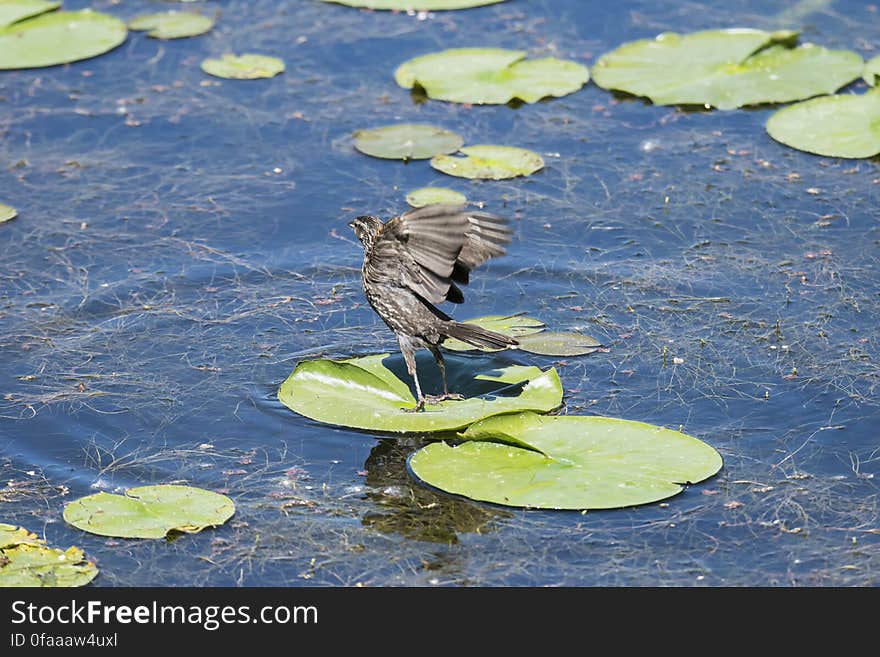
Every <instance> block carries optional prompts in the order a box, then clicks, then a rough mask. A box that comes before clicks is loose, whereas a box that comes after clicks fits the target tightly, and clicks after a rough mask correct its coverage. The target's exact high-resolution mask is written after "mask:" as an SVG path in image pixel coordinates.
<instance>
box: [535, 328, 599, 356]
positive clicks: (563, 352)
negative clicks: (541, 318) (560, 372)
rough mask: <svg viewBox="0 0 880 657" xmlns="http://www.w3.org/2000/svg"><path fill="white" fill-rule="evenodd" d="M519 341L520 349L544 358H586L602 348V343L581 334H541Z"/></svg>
mask: <svg viewBox="0 0 880 657" xmlns="http://www.w3.org/2000/svg"><path fill="white" fill-rule="evenodd" d="M518 340H519V348H520V349H522V350H523V351H528V352H529V353H532V354H541V355H543V356H585V355H587V354H592V353H593V352H595V351H598V350H599V349H601V348H602V343H601V342H599V341H598V340H596V339H595V338H592V337H590V336H589V335H581V334H580V333H551V332H549V331H548V332H546V333H545V332H541V333H535V334H533V335H526V336H523V337H521V338H518Z"/></svg>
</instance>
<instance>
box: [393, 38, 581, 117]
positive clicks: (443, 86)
mask: <svg viewBox="0 0 880 657" xmlns="http://www.w3.org/2000/svg"><path fill="white" fill-rule="evenodd" d="M525 57H526V52H525V51H523V50H504V49H501V48H453V49H450V50H443V51H441V52H435V53H431V54H428V55H422V56H420V57H415V58H413V59H410V60H408V61H406V62H404V63H403V64H401V65H400V66H399V67H398V68H397V70H396V71H395V72H394V79H395V80H396V81H397V84H398V85H400V86H401V87H404V88H405V89H411V88H412V87H414V86H416V85H418V86H420V87H422V88H423V89H424V90H425V93H427V94H428V97H429V98H434V99H437V100H446V101H449V102H453V103H473V104H477V105H485V104H503V103H508V102H510V101H511V100H514V99H518V100H522V101H525V102H527V103H535V102H537V101H539V100H541V99H542V98H547V97H548V96H566V95H568V94H570V93H573V92H575V91H577V90H578V89H580V88H581V87H582V86H584V85H585V84H586V83H587V81H588V80H589V79H590V72H589V69H587V67H586V66H582V65H581V64H578V63H577V62H572V61H567V60H561V59H556V58H554V57H546V58H543V59H528V60H527V59H525Z"/></svg>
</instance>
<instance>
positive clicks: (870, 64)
mask: <svg viewBox="0 0 880 657" xmlns="http://www.w3.org/2000/svg"><path fill="white" fill-rule="evenodd" d="M862 77H863V78H864V79H865V82H867V83H868V84H869V85H871V86H872V87H873V86H874V85H875V84H877V78H880V55H877V56H876V57H874V58H873V59H869V60H868V61H867V62H866V63H865V72H864V73H863V74H862Z"/></svg>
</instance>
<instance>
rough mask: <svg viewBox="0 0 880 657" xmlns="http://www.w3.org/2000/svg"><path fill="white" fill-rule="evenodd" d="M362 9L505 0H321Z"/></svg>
mask: <svg viewBox="0 0 880 657" xmlns="http://www.w3.org/2000/svg"><path fill="white" fill-rule="evenodd" d="M321 2H332V3H335V4H338V5H346V6H347V7H359V8H362V9H395V10H398V11H446V10H450V9H470V8H471V7H482V6H484V5H494V4H497V3H499V2H504V0H321Z"/></svg>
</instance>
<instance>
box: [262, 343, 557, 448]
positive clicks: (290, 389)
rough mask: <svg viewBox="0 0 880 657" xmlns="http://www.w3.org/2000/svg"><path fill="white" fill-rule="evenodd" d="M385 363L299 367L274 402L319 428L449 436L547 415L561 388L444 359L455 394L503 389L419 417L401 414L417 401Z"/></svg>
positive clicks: (547, 375)
mask: <svg viewBox="0 0 880 657" xmlns="http://www.w3.org/2000/svg"><path fill="white" fill-rule="evenodd" d="M387 357H388V354H380V355H377V356H367V357H365V358H352V359H350V360H344V361H332V360H311V361H305V362H302V363H300V364H299V365H297V367H296V369H295V370H294V371H293V374H291V375H290V376H289V377H288V378H287V380H286V381H285V382H284V383H282V384H281V388H280V390H279V391H278V399H279V400H280V401H281V402H282V403H283V404H284V405H285V406H287V407H288V408H290V409H291V410H293V411H296V412H297V413H299V414H300V415H304V416H306V417H308V418H311V419H312V420H318V421H319V422H326V423H328V424H336V425H341V426H346V427H354V428H357V429H369V430H373V431H397V432H403V431H420V432H425V431H451V430H454V429H461V428H462V427H466V426H467V425H469V424H471V423H473V422H475V421H477V420H479V419H482V418H485V417H489V416H491V415H497V414H498V413H509V412H512V411H520V410H532V411H540V412H548V411H551V410H553V409H554V408H556V407H557V406H559V404H561V403H562V384H561V383H560V381H559V376H558V375H557V374H556V370H554V369H550V370H547V371H545V372H542V371H541V370H540V369H539V368H537V367H524V366H520V365H511V366H506V367H500V368H496V369H494V370H492V371H493V372H494V373H493V374H480V375H477V376H472V372H467V371H465V370H463V368H459V367H457V365H456V363H455V362H454V361H451V360H450V359H447V370H448V374H449V380H450V388H451V389H453V391H454V392H465V390H463V389H462V384H464V385H469V386H471V387H476V386H477V385H478V383H475V381H476V382H486V383H491V384H503V385H493V386H492V387H493V388H494V392H493V393H491V394H490V396H489V397H487V398H484V397H477V396H472V397H469V398H468V399H464V400H449V401H444V402H441V403H440V404H436V405H432V404H429V405H427V406H426V407H425V411H424V412H422V413H406V412H404V409H412V408H415V406H416V400H415V398H414V397H413V395H412V393H411V392H410V389H409V386H408V385H407V384H406V383H404V382H403V381H402V380H400V379H399V378H398V377H397V376H396V375H395V374H394V373H392V372H391V371H390V370H388V369H387V368H386V367H385V365H383V363H382V361H383V360H384V359H385V358H387ZM469 360H471V361H476V360H477V359H469ZM431 366H433V361H432V363H431ZM428 367H429V365H428V364H427V363H425V364H423V365H422V366H421V368H420V370H419V372H420V374H421V376H422V378H423V379H424V376H425V372H426V370H427V369H428ZM458 378H460V379H461V381H457V379H458ZM466 379H469V381H467V380H466ZM423 383H424V380H423ZM485 385H486V384H485V383H484V384H483V386H484V387H485ZM505 393H506V394H505Z"/></svg>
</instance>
